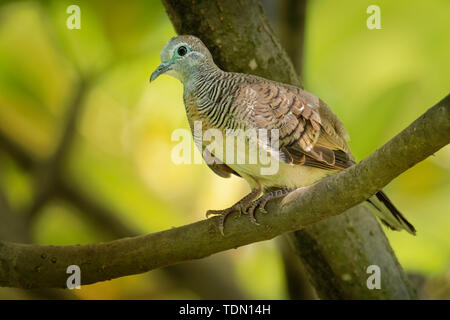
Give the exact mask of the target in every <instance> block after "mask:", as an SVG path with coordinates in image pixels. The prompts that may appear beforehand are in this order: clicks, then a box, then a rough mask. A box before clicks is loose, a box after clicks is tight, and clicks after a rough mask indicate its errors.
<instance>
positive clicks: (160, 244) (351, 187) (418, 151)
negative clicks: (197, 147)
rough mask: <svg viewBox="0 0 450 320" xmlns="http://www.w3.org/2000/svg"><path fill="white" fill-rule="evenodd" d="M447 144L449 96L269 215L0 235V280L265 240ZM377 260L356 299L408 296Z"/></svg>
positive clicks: (26, 281) (140, 268) (62, 279)
mask: <svg viewBox="0 0 450 320" xmlns="http://www.w3.org/2000/svg"><path fill="white" fill-rule="evenodd" d="M449 142H450V95H449V96H447V97H446V98H445V99H443V100H442V101H441V102H439V103H438V104H437V105H436V106H434V107H433V108H431V109H429V110H428V111H427V112H426V113H425V114H424V115H422V116H421V117H420V118H419V119H417V120H416V121H414V122H413V123H412V124H411V125H410V126H409V127H408V128H406V129H405V130H403V131H402V132H401V133H399V134H398V135H397V136H396V137H394V138H393V139H392V140H390V141H389V142H388V143H386V144H385V145H384V146H382V147H381V148H379V149H378V150H376V151H375V152H374V153H373V154H371V155H370V156H369V157H367V158H366V159H364V160H362V161H361V162H359V163H358V164H356V165H354V166H352V167H350V168H348V169H347V170H345V171H343V172H340V173H338V174H336V175H333V176H330V177H328V178H325V179H323V180H321V181H319V182H317V183H316V184H314V185H311V186H309V187H305V188H301V189H297V190H295V191H294V192H292V193H291V194H289V195H288V196H286V197H285V198H284V199H283V201H282V202H281V203H279V202H277V203H278V205H275V203H274V202H271V203H270V204H269V206H268V210H269V213H268V214H266V215H260V216H259V223H260V225H259V226H256V225H254V224H253V223H251V222H250V221H249V219H248V218H247V217H245V216H241V217H237V216H236V219H229V220H228V221H227V225H226V229H225V230H226V236H222V235H221V234H220V232H219V230H218V221H219V217H213V218H210V219H207V220H204V221H200V222H196V223H193V224H190V225H186V226H183V227H179V228H172V229H170V230H166V231H162V232H157V233H153V234H149V235H146V236H139V237H134V238H124V239H119V240H115V241H112V242H107V243H96V244H89V245H77V246H42V245H26V244H17V243H12V242H5V241H0V257H1V258H0V285H1V286H11V287H22V288H40V287H59V288H63V287H65V285H66V280H67V274H66V269H67V267H68V266H69V265H73V264H75V265H78V266H79V267H80V268H81V270H82V277H81V281H82V283H83V284H89V283H95V282H98V281H103V280H108V279H113V278H117V277H121V276H126V275H131V274H137V273H142V272H146V271H149V270H152V269H155V268H159V267H163V266H167V265H171V264H175V263H179V262H182V261H187V260H192V259H199V258H203V257H206V256H209V255H211V254H213V253H217V252H221V251H224V250H228V249H232V248H237V247H239V246H243V245H247V244H250V243H253V242H257V241H262V240H268V239H272V238H273V237H275V236H277V235H280V234H282V233H286V232H291V231H295V230H298V229H301V228H304V227H305V226H308V225H311V224H314V223H318V222H319V221H322V220H324V219H326V218H331V217H333V216H336V215H338V214H339V213H341V212H343V211H344V210H347V209H349V208H351V207H353V206H355V205H357V204H358V203H360V202H362V201H364V200H365V199H367V198H368V197H370V196H371V195H373V194H375V193H376V192H377V191H378V190H380V189H382V188H383V187H384V186H385V185H386V184H388V183H389V182H390V181H391V180H392V179H394V178H395V177H396V176H398V175H399V174H401V173H402V172H404V171H406V170H408V169H409V168H411V167H412V166H413V165H415V164H416V163H418V162H420V161H422V160H424V159H425V158H427V157H428V156H430V155H432V154H433V153H435V152H436V151H438V150H439V149H441V148H442V147H444V146H445V145H447V144H448V143H449ZM299 212H301V214H299ZM367 217H368V216H365V215H360V218H361V219H364V224H365V226H366V228H367V232H368V233H369V234H371V237H372V241H374V242H377V241H381V242H382V243H383V244H384V246H388V242H387V240H386V238H382V237H379V236H377V235H376V233H377V232H378V233H380V232H379V231H378V229H379V228H380V227H379V224H378V223H376V222H374V223H372V222H371V221H374V220H373V219H372V220H371V219H368V218H367ZM381 234H382V233H381ZM312 245H313V244H312ZM367 246H372V249H375V250H377V251H378V252H377V253H378V254H380V253H382V252H383V251H382V250H381V249H379V248H377V247H373V244H367ZM347 258H348V257H347ZM379 258H380V260H378V261H374V262H375V263H376V264H378V265H379V266H380V268H381V270H382V273H383V277H381V278H382V280H381V281H382V288H383V290H368V289H367V288H366V289H365V291H361V292H360V296H359V298H361V299H362V298H375V297H377V298H390V299H393V298H408V297H410V293H409V292H408V290H407V288H405V284H404V279H403V278H402V275H401V274H399V273H398V272H395V269H396V268H397V267H396V266H395V261H394V262H393V263H394V265H392V263H391V262H389V261H391V259H389V258H386V256H380V257H379ZM347 262H348V263H349V265H353V267H354V268H355V269H357V268H358V267H359V268H360V270H359V271H358V270H353V269H352V270H348V272H349V273H351V274H354V273H355V272H359V273H364V274H365V276H367V274H366V273H365V268H366V267H367V266H359V265H357V264H356V265H355V264H354V263H357V262H358V257H353V258H352V259H350V260H348V261H347ZM390 264H391V265H390ZM322 271H323V270H317V272H322ZM364 279H366V277H365V278H364ZM363 285H364V286H365V281H364V284H363ZM405 290H406V291H405Z"/></svg>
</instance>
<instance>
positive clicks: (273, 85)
mask: <svg viewBox="0 0 450 320" xmlns="http://www.w3.org/2000/svg"><path fill="white" fill-rule="evenodd" d="M161 62H162V63H161V65H160V66H158V68H157V69H156V70H155V71H154V72H153V73H152V75H151V77H150V81H153V80H155V79H156V78H157V77H158V76H159V75H161V74H168V75H171V76H173V77H175V78H177V79H179V80H180V81H181V82H182V83H183V86H184V92H183V99H184V104H185V108H186V113H187V117H188V121H189V124H190V126H191V129H192V130H194V125H195V122H196V121H200V122H201V123H202V125H203V126H204V127H205V128H206V129H211V128H213V129H217V130H220V132H222V133H223V134H224V135H225V136H227V135H229V132H231V131H230V130H239V129H241V130H248V129H258V130H259V129H266V130H273V129H277V130H278V136H279V137H278V146H277V148H276V149H277V150H271V147H270V146H269V147H267V145H268V144H267V143H260V141H259V140H257V141H256V142H255V141H254V140H253V144H260V145H263V146H265V149H266V151H267V149H269V151H273V152H272V153H270V154H271V155H270V157H272V158H275V160H276V161H278V162H277V163H278V164H279V167H278V171H277V172H276V173H275V174H269V175H267V174H266V175H264V174H261V170H260V169H261V166H262V164H261V163H256V164H249V163H242V162H236V161H228V162H227V157H226V156H225V155H224V154H222V155H220V156H219V155H218V154H216V153H209V154H208V153H207V152H206V151H205V147H206V143H205V142H203V141H202V142H200V143H201V146H200V148H201V149H202V150H203V152H202V155H203V156H204V157H205V155H206V156H207V157H209V159H210V160H211V159H213V160H214V161H208V162H207V164H208V166H209V167H210V168H211V169H212V170H213V171H214V172H215V173H216V174H218V175H219V176H221V177H230V176H231V174H234V175H237V176H239V177H242V178H244V179H245V180H246V181H247V182H248V184H249V185H250V187H251V192H250V193H249V194H248V195H247V196H245V197H244V198H243V199H241V200H240V201H238V202H237V203H236V204H234V205H233V206H231V207H230V208H227V209H224V210H209V211H208V212H207V216H208V215H210V214H217V215H220V216H221V219H220V226H219V229H220V232H221V233H222V234H223V230H224V229H223V228H224V223H225V219H226V217H227V216H228V214H230V213H232V212H235V211H238V212H240V213H248V214H249V216H250V219H251V220H252V221H253V222H254V223H257V222H256V219H255V210H260V211H262V212H264V211H265V205H266V203H267V202H268V201H269V200H271V199H275V198H280V197H283V196H285V195H286V194H288V193H289V192H290V191H292V190H294V189H296V188H301V187H304V186H308V185H311V184H313V183H315V182H317V181H318V180H320V179H322V178H324V177H326V176H328V175H330V174H334V173H336V172H339V171H341V170H344V169H346V168H348V167H349V166H351V165H353V164H354V163H355V161H354V159H353V156H352V154H351V152H350V149H349V147H348V145H347V143H346V141H347V140H348V139H349V137H348V134H347V132H346V131H345V129H344V127H343V125H342V123H341V121H340V120H339V119H338V118H337V117H336V115H335V114H334V113H333V112H332V111H331V110H330V109H329V107H328V106H327V105H326V104H325V103H324V102H323V101H322V100H320V99H319V98H317V97H316V96H314V95H313V94H311V93H309V92H307V91H305V90H303V89H301V88H297V87H295V86H291V85H287V84H282V83H278V82H275V81H271V80H267V79H264V78H261V77H257V76H254V75H249V74H241V73H232V72H225V71H223V70H221V69H220V68H219V67H217V66H216V64H215V63H214V61H213V58H212V56H211V54H210V52H209V50H208V48H207V47H206V46H205V45H204V44H203V42H202V41H201V40H199V39H198V38H196V37H194V36H189V35H182V36H178V37H174V38H172V39H170V40H169V42H168V43H167V44H166V46H165V47H164V48H163V49H162V51H161ZM193 135H194V141H196V140H197V139H196V138H198V137H196V136H195V134H194V132H193ZM250 143H251V142H250ZM263 149H264V148H263ZM202 150H200V151H202ZM245 150H247V151H244V152H248V149H245ZM238 152H239V150H238ZM367 201H368V203H369V204H370V205H369V206H371V207H372V209H373V211H374V213H375V214H376V215H377V216H378V217H379V218H380V220H381V221H382V222H383V223H384V224H385V225H387V226H388V227H390V228H391V229H394V230H402V229H405V230H407V231H408V232H409V233H411V234H415V229H414V227H413V226H412V225H411V224H410V223H409V222H408V221H407V220H406V219H405V218H404V217H403V215H402V214H401V213H400V212H399V211H398V210H397V209H396V207H395V206H394V205H393V204H392V202H391V201H390V200H389V198H388V197H387V196H386V194H385V193H384V192H382V191H379V192H378V193H376V195H374V196H372V197H371V198H369V199H368V200H367Z"/></svg>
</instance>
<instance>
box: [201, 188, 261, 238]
mask: <svg viewBox="0 0 450 320" xmlns="http://www.w3.org/2000/svg"><path fill="white" fill-rule="evenodd" d="M260 194H261V189H260V188H256V189H253V190H252V191H251V192H250V193H249V194H248V195H246V196H245V197H243V198H242V199H241V200H239V201H238V202H236V203H235V204H234V205H232V206H231V207H229V208H227V209H223V210H208V211H207V212H206V217H207V218H208V217H209V216H210V215H220V222H219V230H220V233H221V234H222V235H223V234H224V233H223V226H224V224H225V219H226V218H227V216H228V215H229V214H230V213H233V212H236V211H237V212H239V214H242V212H243V211H244V212H245V211H246V210H247V209H248V207H249V205H250V204H252V201H253V200H254V199H256V198H257V197H258V196H259V195H260Z"/></svg>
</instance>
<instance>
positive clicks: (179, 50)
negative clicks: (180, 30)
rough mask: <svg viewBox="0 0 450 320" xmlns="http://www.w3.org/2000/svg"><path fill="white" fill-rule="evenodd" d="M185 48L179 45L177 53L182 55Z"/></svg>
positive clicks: (184, 52)
mask: <svg viewBox="0 0 450 320" xmlns="http://www.w3.org/2000/svg"><path fill="white" fill-rule="evenodd" d="M187 51H188V50H187V48H186V47H185V46H181V47H179V48H178V50H177V53H178V55H179V56H180V57H182V56H184V55H185V54H186V53H187Z"/></svg>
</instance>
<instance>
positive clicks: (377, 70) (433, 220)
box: [0, 0, 450, 299]
mask: <svg viewBox="0 0 450 320" xmlns="http://www.w3.org/2000/svg"><path fill="white" fill-rule="evenodd" d="M70 4H78V5H79V6H80V7H81V30H69V29H67V28H66V19H67V17H68V16H69V15H68V14H67V13H66V8H67V6H68V5H70ZM371 4H378V5H379V6H380V8H381V25H382V29H381V30H369V29H368V28H367V27H366V19H367V17H368V14H367V13H366V8H367V7H368V6H369V5H371ZM449 14H450V2H449V1H447V0H440V1H437V0H436V1H419V0H416V1H331V0H327V1H325V0H321V1H311V2H310V3H309V6H308V12H307V21H306V40H305V57H304V74H303V78H304V85H305V88H306V89H307V90H308V91H311V92H313V93H314V94H316V95H318V96H319V97H321V98H322V99H323V100H324V101H326V102H327V103H328V104H329V105H330V107H331V108H332V109H333V111H334V112H335V113H336V114H337V115H338V116H339V117H340V118H341V120H342V121H343V122H344V124H345V126H346V128H347V130H348V132H349V134H350V136H351V138H352V140H351V142H350V146H351V148H352V150H353V152H354V154H355V156H356V158H357V159H362V158H364V157H366V156H367V155H369V154H370V153H371V152H373V151H374V150H375V149H376V148H377V147H379V146H381V145H382V144H383V143H385V142H386V141H388V140H389V139H390V138H392V137H393V136H394V135H395V134H397V133H398V132H399V131H401V130H402V129H403V128H404V127H406V126H407V125H409V124H410V123H411V122H412V121H413V120H414V119H416V118H417V117H418V116H420V115H421V114H422V113H423V112H424V111H425V110H426V109H427V108H428V107H431V106H432V105H433V104H435V103H436V102H437V101H439V100H440V99H441V98H443V97H444V96H445V95H446V94H448V93H449V88H450V19H449ZM174 35H175V32H174V30H173V28H172V26H171V24H170V21H169V19H168V18H167V16H166V13H165V11H164V8H163V6H162V4H161V3H160V2H159V1H156V0H145V1H137V0H128V1H106V0H104V1H97V0H96V1H76V2H74V1H61V0H58V1H2V2H0V130H1V132H3V133H4V134H5V135H7V136H8V137H10V139H12V140H14V141H15V142H17V143H19V144H20V145H21V146H22V147H23V148H24V149H25V150H26V151H27V152H29V153H30V154H33V155H34V156H36V157H38V158H41V159H44V158H45V157H47V156H48V155H50V154H51V152H52V151H53V149H54V148H55V146H56V144H57V143H58V141H59V135H60V133H61V130H62V128H63V127H64V123H65V119H66V111H67V101H69V99H70V98H71V96H72V94H73V90H74V88H75V85H76V81H77V79H78V77H79V72H82V73H84V74H97V75H99V77H98V81H97V82H95V85H93V86H92V87H91V88H90V90H89V94H88V97H87V99H86V101H85V104H84V108H83V112H82V115H81V118H80V121H79V125H78V127H77V132H76V135H75V143H74V145H73V148H72V149H71V150H70V157H69V161H67V162H66V163H65V166H64V178H65V179H67V180H68V181H70V184H72V185H73V186H75V187H76V188H80V189H82V190H83V192H84V193H85V194H87V195H89V197H91V198H93V199H96V201H98V202H99V203H101V204H103V205H104V206H106V207H107V208H110V209H112V210H113V211H115V212H117V214H118V215H120V217H121V218H122V219H125V220H126V221H128V222H129V223H130V225H132V226H133V227H134V228H136V229H137V230H138V231H139V232H141V233H148V232H153V231H159V230H164V229H167V228H171V227H173V226H180V225H183V224H186V223H189V222H193V221H197V220H199V219H202V218H203V217H204V213H205V211H206V210H207V209H211V208H222V207H226V206H228V205H231V204H232V203H233V202H234V201H236V200H237V199H239V197H240V196H242V195H243V194H245V193H246V192H247V190H248V189H247V188H248V187H247V186H246V185H245V183H244V182H243V181H240V180H239V179H237V178H232V179H228V180H227V179H222V178H219V177H218V176H216V175H214V174H213V173H212V171H210V170H209V169H208V168H207V167H206V165H204V164H203V165H175V164H174V163H173V162H172V161H171V149H172V148H173V146H174V145H175V144H176V143H175V142H173V141H171V134H172V132H173V130H175V129H177V128H186V129H187V128H188V126H187V121H186V116H185V113H184V107H183V102H182V85H181V84H180V83H179V82H178V81H177V80H175V79H173V78H169V77H167V76H162V77H160V78H159V79H158V80H157V81H155V82H154V83H152V84H149V81H148V79H149V76H150V74H151V72H152V71H153V70H154V69H155V68H156V66H157V65H158V63H159V51H160V49H161V48H162V47H163V46H164V44H165V43H166V41H167V40H168V39H169V38H170V37H172V36H174ZM293 41H296V40H295V39H293ZM1 150H2V149H1V146H0V169H1V171H2V173H3V176H2V177H1V178H2V179H1V180H0V183H1V189H2V190H3V192H4V193H5V194H6V195H7V196H8V199H9V201H10V203H11V205H12V206H13V207H14V208H15V209H16V210H17V211H18V212H20V211H21V209H24V208H26V207H27V205H29V204H30V201H31V199H32V197H33V189H32V184H31V176H30V174H29V173H27V172H26V171H24V170H22V169H20V166H18V165H17V164H15V163H14V161H13V160H12V159H11V158H10V157H9V156H8V155H7V154H6V153H4V152H2V151H1ZM449 168H450V149H449V148H448V147H447V148H444V149H443V150H441V151H440V152H438V153H436V155H435V156H433V157H430V158H429V159H427V160H426V161H424V162H422V163H420V164H419V165H417V166H415V167H414V168H412V169H410V170H409V171H407V172H406V173H404V174H403V175H401V176H400V177H398V178H397V179H396V180H395V181H393V182H392V183H391V184H390V185H389V186H388V187H386V190H387V192H388V193H389V195H390V196H391V198H392V200H393V201H394V202H395V203H396V205H397V206H398V207H399V208H400V209H401V211H402V212H403V213H404V214H405V215H406V216H407V217H408V219H409V220H410V221H411V222H412V223H413V224H414V225H415V226H416V228H417V230H418V235H417V237H412V236H410V235H409V234H407V233H405V232H391V231H386V232H387V235H388V237H389V239H390V241H391V244H392V246H393V248H394V250H395V252H396V254H397V256H398V258H399V260H400V262H401V264H402V265H403V267H404V268H405V269H406V271H408V272H419V273H421V274H424V275H426V276H427V277H437V276H442V275H445V274H448V273H449V269H450V214H449V213H450V200H449V195H450V179H449V177H450V170H449ZM0 223H2V221H0ZM33 237H34V240H35V241H36V242H38V243H44V244H74V243H88V242H96V241H102V240H105V236H104V234H103V233H102V232H101V231H100V230H98V228H96V227H95V226H93V225H90V224H89V223H88V222H87V221H85V220H84V219H83V218H82V216H80V215H79V214H78V213H77V211H76V209H74V208H73V206H70V205H68V204H67V203H64V202H61V201H52V202H51V203H50V204H49V205H47V206H45V208H44V209H43V210H42V211H41V212H40V214H39V218H38V220H37V222H36V223H35V224H34V225H33ZM220 255H224V256H226V257H227V259H230V260H231V261H232V266H233V274H234V277H236V279H235V280H237V282H238V283H239V284H240V286H241V287H242V290H243V291H244V292H245V293H246V295H247V296H248V297H249V298H274V299H282V298H287V293H286V285H285V283H284V275H283V267H282V262H281V260H280V254H279V252H278V247H277V246H276V245H275V244H274V243H273V242H264V243H259V244H253V245H251V246H247V247H244V248H240V249H238V250H233V251H230V252H226V253H221V254H220ZM444 278H445V277H444ZM8 294H12V291H4V294H2V297H8ZM76 294H77V295H79V296H80V297H81V298H149V299H155V298H196V296H195V294H193V293H192V292H190V291H189V290H187V289H185V288H182V287H179V286H177V285H176V283H175V284H173V283H168V280H167V279H165V278H164V276H163V275H162V274H161V273H160V272H159V271H154V272H151V273H149V274H145V275H138V276H131V277H126V278H122V279H118V280H113V281H110V282H104V283H99V284H95V285H90V286H86V287H83V288H82V289H81V290H79V291H77V292H76Z"/></svg>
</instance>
